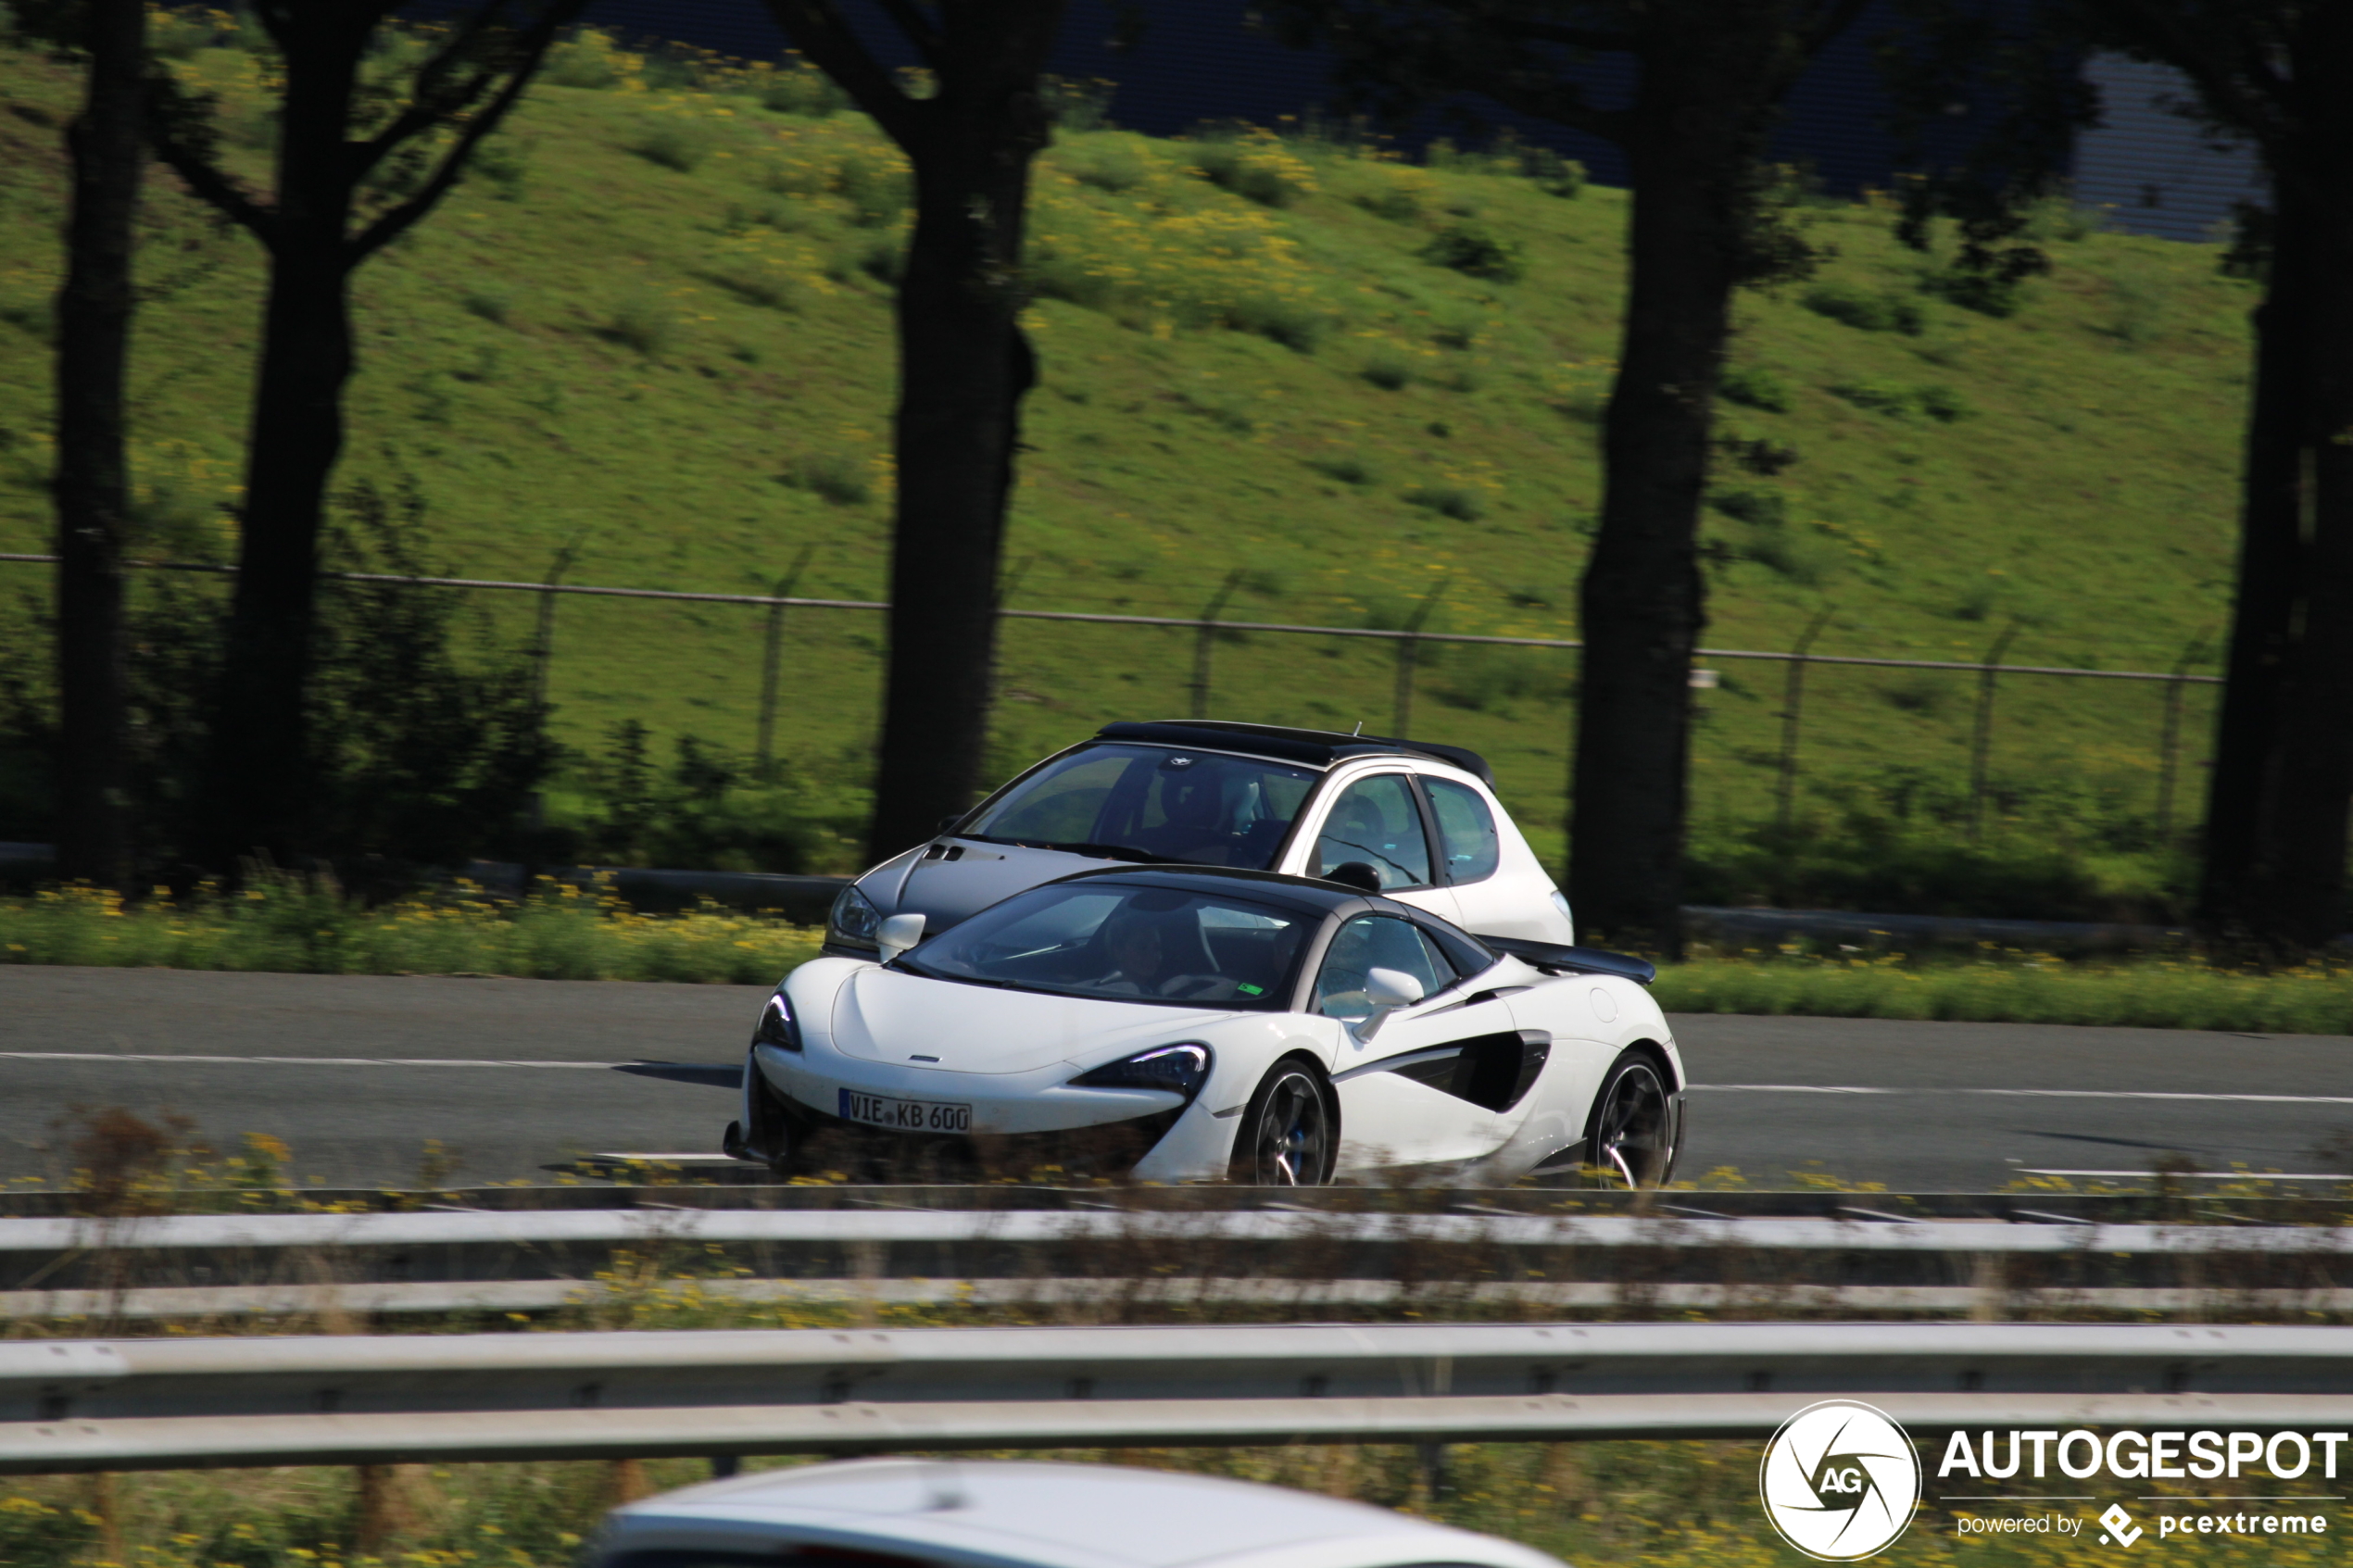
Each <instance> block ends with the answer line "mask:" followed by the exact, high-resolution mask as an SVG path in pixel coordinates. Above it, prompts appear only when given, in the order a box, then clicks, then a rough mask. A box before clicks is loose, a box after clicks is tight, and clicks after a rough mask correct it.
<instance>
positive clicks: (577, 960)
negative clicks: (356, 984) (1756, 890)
mask: <svg viewBox="0 0 2353 1568" xmlns="http://www.w3.org/2000/svg"><path fill="white" fill-rule="evenodd" d="M818 942H819V936H818V934H817V933H816V932H815V931H813V930H812V929H810V928H808V927H805V926H796V925H792V924H790V923H788V922H785V921H783V920H781V919H778V918H776V917H774V916H773V915H744V914H736V913H731V912H729V911H726V910H724V909H718V908H716V907H705V908H703V909H698V910H693V911H690V912H687V913H685V914H677V915H648V914H641V913H638V912H637V911H636V910H634V909H630V908H629V907H628V906H627V905H626V904H624V903H623V902H621V901H620V900H619V899H617V898H615V897H612V896H611V895H610V894H609V893H599V892H597V891H595V890H583V889H581V888H579V887H575V886H571V885H567V884H559V883H554V882H547V883H543V884H541V887H540V890H539V891H538V892H536V893H535V894H533V895H532V896H531V897H528V898H526V899H523V900H522V901H521V902H519V903H513V902H504V901H499V900H494V899H491V898H487V897H482V896H481V895H479V894H477V893H473V892H471V891H470V890H467V889H465V888H463V887H462V886H461V887H460V889H459V892H458V893H457V894H455V895H451V896H448V897H440V898H416V899H409V900H404V901H402V902H400V903H396V904H386V905H382V906H379V907H377V908H374V909H366V908H362V907H361V906H359V904H357V903H355V902H353V901H351V900H349V899H347V898H346V897H344V896H343V895H342V894H341V893H340V892H339V891H338V890H336V889H335V888H334V887H333V886H332V885H330V884H306V883H303V882H301V881H299V880H297V879H295V878H290V877H289V878H280V879H277V880H272V881H266V882H263V883H261V884H258V885H256V886H253V887H249V888H247V889H245V891H244V892H242V893H238V894H235V895H222V894H218V893H212V892H199V893H198V894H197V895H196V896H195V897H192V898H190V899H188V900H186V901H184V902H181V903H171V902H168V901H165V900H163V899H160V898H158V899H157V900H156V901H154V902H151V903H145V904H136V905H132V904H126V903H124V902H123V901H122V900H121V899H120V898H118V897H115V896H113V895H111V894H107V893H102V892H98V891H94V890H92V889H88V888H64V889H58V890H53V891H49V892H44V893H40V894H36V895H34V896H33V897H30V898H12V899H0V963H39V964H91V965H101V966H112V967H120V968H147V967H161V968H170V969H220V970H261V971H279V972H293V973H308V974H501V975H516V976H520V977H522V978H524V979H531V980H669V981H686V982H691V983H701V984H708V985H770V984H773V983H774V981H775V980H776V978H777V977H778V976H779V975H781V974H783V973H785V972H786V971H788V970H790V969H791V968H792V967H793V966H794V965H796V964H798V963H800V962H802V961H803V960H807V959H811V958H813V957H815V956H816V953H817V946H818ZM1655 995H1656V996H1657V997H1658V1001H1659V1005H1660V1006H1661V1007H1663V1008H1665V1009H1666V1010H1667V1011H1669V1012H1729V1013H1766V1014H1777V1013H1800V1014H1811V1015H1814V1016H1817V1017H1823V1018H1906V1019H1938V1020H1949V1021H1966V1022H1982V1023H2081V1024H2122V1025H2131V1026H2134V1027H2139V1028H2145V1029H2221V1030H2233V1031H2239V1032H2252V1033H2261V1034H2274V1035H2353V971H2348V970H2347V969H2346V968H2344V967H2342V966H2338V965H2330V964H2312V965H2308V966H2306V967H2303V968H2298V969H2288V970H2277V971H2273V972H2268V973H2259V972H2244V971H2233V970H2228V969H2221V968H2216V967H2213V966H2211V965H2208V964H2206V963H2203V962H2200V961H2198V960H2194V959H2174V958H2143V959H2132V960H2119V961H2114V962H2093V963H2062V962H2060V961H2059V960H2056V959H2053V958H2049V957H2047V956H2044V955H2033V954H2020V953H2014V952H1989V953H1988V954H1986V955H1985V956H1984V957H1982V958H1981V959H1978V960H1971V961H1965V962H1948V961H1938V960H1913V959H1910V958H1907V957H1906V956H1904V955H1901V954H1897V955H1891V956H1877V957H1869V958H1853V959H1850V958H1843V957H1811V956H1804V955H1796V954H1776V955H1773V956H1769V957H1767V956H1760V955H1755V954H1746V955H1742V956H1739V957H1720V958H1701V959H1695V960H1692V961H1690V962H1687V963H1681V964H1674V965H1670V966H1668V967H1667V968H1665V969H1662V970H1661V971H1660V972H1659V976H1658V984H1657V986H1656V988H1655Z"/></svg>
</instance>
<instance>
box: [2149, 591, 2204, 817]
mask: <svg viewBox="0 0 2353 1568" xmlns="http://www.w3.org/2000/svg"><path fill="white" fill-rule="evenodd" d="M2205 653H2206V633H2203V632H2200V633H2198V634H2197V635H2196V636H2195V637H2192V638H2191V639H2190V641H2189V646H2187V647H2184V648H2183V650H2182V657H2181V658H2180V659H2176V660H2174V663H2173V673H2172V676H2171V679H2169V680H2168V681H2167V682H2166V683H2165V721H2164V725H2163V728H2162V730H2161V731H2160V733H2159V734H2158V743H2157V841H2158V843H2159V844H2160V845H2162V844H2168V843H2171V841H2172V837H2173V779H2174V770H2175V769H2176V767H2177V766H2178V765H2179V763H2180V759H2181V741H2182V688H2183V685H2185V684H2188V676H2189V672H2190V666H2191V665H2193V664H2195V663H2196V662H2197V661H2198V660H2199V659H2201V658H2203V657H2204V656H2205Z"/></svg>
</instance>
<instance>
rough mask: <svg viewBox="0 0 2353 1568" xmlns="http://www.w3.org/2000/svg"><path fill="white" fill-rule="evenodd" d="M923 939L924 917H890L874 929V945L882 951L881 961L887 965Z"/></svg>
mask: <svg viewBox="0 0 2353 1568" xmlns="http://www.w3.org/2000/svg"><path fill="white" fill-rule="evenodd" d="M923 939H924V917H923V916H921V915H892V916H889V917H888V918H887V919H886V920H885V921H884V922H882V924H880V925H879V926H876V927H875V946H876V947H880V948H881V949H882V961H883V962H885V963H888V962H889V961H890V960H893V959H895V958H897V957H898V956H899V955H900V954H901V953H903V952H905V951H906V950H907V949H908V948H910V947H913V946H914V945H915V944H916V943H918V942H920V941H922V940H923Z"/></svg>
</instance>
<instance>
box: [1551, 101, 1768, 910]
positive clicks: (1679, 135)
mask: <svg viewBox="0 0 2353 1568" xmlns="http://www.w3.org/2000/svg"><path fill="white" fill-rule="evenodd" d="M1644 100H1645V101H1644V102H1643V103H1642V104H1641V105H1638V107H1637V109H1636V115H1637V124H1636V125H1635V127H1634V128H1633V130H1632V132H1631V133H1630V134H1629V136H1628V138H1627V141H1626V149H1627V157H1628V160H1629V164H1630V166H1631V170H1632V174H1633V187H1634V197H1633V215H1632V233H1631V237H1630V243H1629V247H1628V248H1629V257H1630V276H1629V288H1628V295H1627V303H1626V328H1625V343H1624V346H1623V349H1622V351H1621V357H1620V359H1619V368H1618V373H1617V385H1616V387H1615V389H1614V390H1613V391H1612V393H1611V395H1610V404H1609V411H1608V415H1607V418H1606V420H1605V422H1604V429H1603V446H1604V457H1605V463H1604V468H1605V472H1606V478H1605V480H1604V486H1603V496H1602V519H1601V531H1600V534H1599V537H1597V538H1596V539H1595V541H1594V544H1593V553H1592V558H1591V559H1590V560H1589V561H1588V562H1587V563H1586V568H1585V580H1584V583H1583V586H1582V589H1581V593H1580V603H1581V609H1582V618H1583V629H1582V631H1583V637H1584V643H1585V651H1584V664H1583V671H1582V677H1581V682H1580V686H1579V700H1578V714H1577V766H1576V779H1575V805H1574V809H1573V816H1572V820H1571V823H1570V834H1569V842H1570V846H1571V849H1570V861H1569V900H1570V904H1571V907H1572V908H1573V909H1575V910H1576V913H1577V919H1578V922H1579V925H1580V927H1582V928H1583V929H1584V930H1585V932H1586V933H1588V934H1589V935H1590V936H1591V937H1592V939H1593V940H1596V941H1608V942H1612V943H1616V944H1619V945H1631V946H1638V947H1649V948H1655V949H1656V950H1660V951H1664V952H1666V953H1668V954H1670V955H1673V954H1680V941H1681V938H1680V916H1679V912H1678V911H1679V909H1680V906H1681V903H1682V878H1683V872H1682V854H1683V818H1684V802H1685V797H1686V791H1687V786H1686V782H1685V762H1686V759H1687V754H1688V751H1689V749H1690V743H1689V735H1690V724H1691V668H1692V649H1693V648H1694V647H1695V646H1697V645H1698V642H1699V633H1700V628H1701V626H1702V625H1703V624H1705V612H1704V610H1703V608H1702V604H1701V593H1702V589H1701V583H1700V576H1699V562H1698V532H1699V510H1700V502H1701V497H1702V495H1703V493H1704V492H1705V488H1706V484H1707V444H1708V433H1709V430H1710V427H1711V423H1712V420H1713V414H1714V408H1713V401H1714V398H1715V393H1716V380H1717V375H1718V370H1719V369H1720V367H1721V364H1722V360H1723V354H1724V341H1725V337H1726V334H1727V332H1728V330H1729V326H1730V299H1731V292H1732V288H1733V285H1734V282H1735V281H1736V275H1737V272H1736V244H1737V240H1738V235H1737V234H1736V233H1735V232H1731V230H1730V223H1729V222H1728V215H1727V206H1728V203H1727V193H1726V191H1725V189H1724V188H1723V181H1722V180H1721V179H1720V178H1718V170H1720V169H1722V168H1723V167H1724V162H1725V155H1724V152H1723V150H1722V144H1721V143H1720V141H1719V142H1718V145H1717V146H1715V147H1709V146H1707V145H1706V139H1707V137H1708V132H1706V131H1703V130H1699V123H1700V121H1701V119H1703V118H1704V117H1705V115H1706V114H1708V113H1709V112H1710V111H1706V110H1698V109H1694V108H1692V107H1686V106H1685V104H1684V103H1680V102H1679V101H1678V96H1677V94H1673V93H1671V92H1669V91H1667V89H1666V87H1665V86H1664V84H1661V85H1659V86H1658V87H1656V88H1655V87H1654V85H1653V83H1652V82H1645V84H1644ZM1713 112H1715V113H1724V112H1738V107H1737V106H1732V107H1725V106H1722V105H1721V104H1720V103H1719V105H1718V107H1716V108H1715V109H1714V111H1713ZM1695 131H1696V132H1698V133H1697V134H1694V132H1695ZM1735 161H1736V160H1735Z"/></svg>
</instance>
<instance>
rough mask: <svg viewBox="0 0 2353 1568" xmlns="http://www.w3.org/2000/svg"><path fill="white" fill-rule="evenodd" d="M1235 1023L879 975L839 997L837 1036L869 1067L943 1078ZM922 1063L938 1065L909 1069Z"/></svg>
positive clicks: (1179, 1011) (852, 984) (1194, 1013)
mask: <svg viewBox="0 0 2353 1568" xmlns="http://www.w3.org/2000/svg"><path fill="white" fill-rule="evenodd" d="M1227 1016H1228V1015H1227V1014H1226V1013H1224V1012H1220V1011H1213V1010H1209V1009H1207V1008H1170V1007H1153V1006H1151V1005H1149V1004H1146V1003H1143V1002H1118V1001H1097V1000H1095V999H1093V998H1091V997H1050V996H1045V995H1042V994H1040V993H1038V992H1036V991H1000V990H997V989H995V988H993V987H991V986H987V985H959V984H958V983H956V982H955V981H952V980H927V979H925V978H924V977H923V976H922V975H920V974H909V973H906V972H902V971H899V970H888V969H877V968H874V967H871V966H870V967H868V968H865V969H862V970H861V971H860V972H858V973H857V974H855V975H853V976H851V977H850V980H849V984H848V985H844V986H843V987H842V988H841V989H840V990H839V991H838V992H837V993H836V994H835V997H834V1016H833V1036H834V1048H835V1049H836V1050H837V1051H839V1052H841V1053H842V1054H843V1055H844V1056H854V1057H858V1058H860V1059H862V1060H866V1061H887V1062H891V1063H893V1064H895V1065H897V1066H900V1067H907V1068H936V1069H937V1070H938V1071H940V1072H943V1073H1034V1072H1036V1071H1037V1070H1038V1068H1041V1067H1051V1066H1052V1065H1053V1064H1054V1063H1055V1062H1057V1061H1067V1060H1071V1059H1072V1058H1074V1057H1094V1056H1098V1055H1100V1054H1101V1053H1102V1052H1103V1051H1104V1049H1105V1048H1106V1047H1117V1046H1119V1045H1120V1044H1122V1043H1123V1042H1125V1041H1128V1040H1134V1041H1136V1042H1138V1044H1139V1046H1142V1045H1149V1044H1151V1042H1152V1041H1153V1040H1155V1039H1159V1038H1164V1037H1165V1036H1167V1035H1172V1034H1176V1033H1179V1032H1182V1031H1186V1030H1189V1029H1191V1030H1197V1029H1199V1028H1201V1027H1202V1025H1204V1024H1208V1023H1211V1022H1216V1021H1217V1020H1219V1019H1222V1018H1225V1017H1227ZM916 1056H931V1057H937V1058H938V1059H939V1060H937V1061H915V1060H910V1059H911V1058H913V1057H916Z"/></svg>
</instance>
